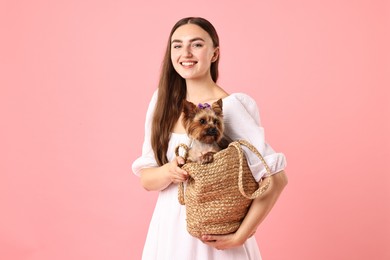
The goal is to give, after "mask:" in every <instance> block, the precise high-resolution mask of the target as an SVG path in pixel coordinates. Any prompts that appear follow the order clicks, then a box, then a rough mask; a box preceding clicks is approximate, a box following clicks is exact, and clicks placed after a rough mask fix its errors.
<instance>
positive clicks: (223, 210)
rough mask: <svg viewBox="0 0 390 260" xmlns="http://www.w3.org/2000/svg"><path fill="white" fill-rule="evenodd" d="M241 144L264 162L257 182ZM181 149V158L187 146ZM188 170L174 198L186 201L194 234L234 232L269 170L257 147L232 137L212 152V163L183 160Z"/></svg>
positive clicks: (266, 180) (267, 182) (265, 185)
mask: <svg viewBox="0 0 390 260" xmlns="http://www.w3.org/2000/svg"><path fill="white" fill-rule="evenodd" d="M241 145H244V146H246V147H248V148H249V149H250V150H251V151H252V152H254V153H255V154H256V155H257V156H258V157H259V158H260V160H261V161H262V163H263V164H264V166H265V168H266V170H267V174H266V175H265V176H266V177H265V178H264V179H263V180H262V181H260V182H259V183H257V182H256V180H255V179H254V178H253V175H252V173H251V171H250V169H249V166H248V164H247V161H246V158H245V155H244V153H243V150H242V147H241ZM180 148H183V149H184V156H183V157H184V159H185V160H186V157H187V154H188V146H186V145H185V144H180V145H179V146H177V147H176V150H175V153H176V155H177V156H179V149H180ZM182 169H184V170H186V171H187V172H188V174H189V176H190V177H189V178H188V180H187V185H186V188H185V189H184V185H183V183H180V185H179V192H178V199H179V202H180V204H182V205H186V214H187V215H186V218H187V219H186V221H187V230H188V232H189V233H190V234H191V235H192V236H194V237H197V238H201V236H202V235H204V234H229V233H232V232H235V231H236V230H237V229H238V228H239V226H240V224H241V222H242V220H243V219H244V217H245V215H246V213H247V212H248V209H249V206H250V204H251V202H252V200H253V199H255V198H257V197H259V196H261V195H262V194H263V193H264V192H265V191H266V190H267V189H268V187H269V186H270V178H269V176H270V175H271V170H270V169H269V167H268V165H267V163H266V162H265V160H264V158H263V157H262V156H261V154H260V153H259V152H258V150H257V149H256V148H255V147H254V146H253V145H251V144H250V143H248V142H247V141H244V140H239V141H234V142H232V143H230V144H229V146H228V147H227V148H226V149H224V150H221V151H219V152H218V153H216V154H214V160H213V162H212V163H208V164H200V163H196V162H190V163H186V164H184V165H183V166H182Z"/></svg>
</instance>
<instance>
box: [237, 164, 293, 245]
mask: <svg viewBox="0 0 390 260" xmlns="http://www.w3.org/2000/svg"><path fill="white" fill-rule="evenodd" d="M270 178H271V185H270V187H269V189H268V190H267V191H266V192H265V193H264V194H263V195H262V196H260V197H259V198H256V199H254V200H253V202H252V204H251V206H250V208H249V211H248V213H247V215H246V216H245V219H244V221H243V222H242V223H241V226H240V228H239V229H238V230H237V232H236V236H237V238H238V239H239V240H241V241H243V242H244V241H245V240H246V239H248V238H249V237H250V236H251V235H252V234H253V233H254V232H255V231H256V229H257V227H258V226H259V225H260V223H261V222H262V221H263V220H264V219H265V218H266V216H267V215H268V213H269V212H270V211H271V209H272V208H273V206H274V205H275V203H276V201H277V200H278V198H279V196H280V194H281V193H282V191H283V189H284V187H285V186H286V185H287V176H286V174H285V173H284V171H280V172H278V173H276V174H274V175H272V176H271V177H270Z"/></svg>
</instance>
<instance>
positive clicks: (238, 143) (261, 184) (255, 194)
mask: <svg viewBox="0 0 390 260" xmlns="http://www.w3.org/2000/svg"><path fill="white" fill-rule="evenodd" d="M230 145H232V146H234V147H235V148H236V149H237V151H238V157H239V161H240V165H239V172H238V188H239V190H240V192H241V194H242V195H243V196H244V197H246V198H248V199H255V198H258V197H260V196H261V195H262V194H263V193H264V192H265V191H266V190H267V189H268V188H269V186H270V184H271V178H269V177H270V176H271V175H272V172H271V169H270V168H269V166H268V164H267V163H266V161H265V160H264V158H263V156H262V155H261V154H260V152H259V151H258V150H257V149H256V147H254V146H253V145H252V144H250V143H249V142H247V141H245V140H237V141H235V142H232V143H230ZM241 145H244V146H246V147H248V148H249V150H251V151H252V152H253V153H255V154H256V155H257V157H259V159H260V160H261V162H262V164H263V165H264V167H265V169H266V171H267V174H266V177H265V179H262V180H261V181H260V182H259V188H258V189H257V190H256V191H255V192H253V193H252V194H251V195H248V194H246V192H245V190H244V187H243V163H244V153H243V150H242V147H241ZM264 182H265V183H264Z"/></svg>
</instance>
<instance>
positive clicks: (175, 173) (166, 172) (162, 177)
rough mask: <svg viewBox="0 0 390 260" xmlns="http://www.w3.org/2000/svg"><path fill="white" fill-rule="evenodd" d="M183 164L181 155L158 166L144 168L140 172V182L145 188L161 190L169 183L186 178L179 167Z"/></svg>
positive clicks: (183, 171) (186, 175)
mask: <svg viewBox="0 0 390 260" xmlns="http://www.w3.org/2000/svg"><path fill="white" fill-rule="evenodd" d="M180 164H184V159H183V158H182V157H176V159H175V160H173V161H172V162H169V163H166V164H164V165H163V166H160V167H154V168H144V169H142V170H141V172H140V176H141V184H142V186H143V187H144V188H145V189H146V190H149V191H151V190H163V189H165V188H166V187H168V186H169V184H171V183H180V182H183V181H185V180H186V179H187V178H188V174H187V172H186V171H185V170H183V169H181V168H180V167H179V165H180Z"/></svg>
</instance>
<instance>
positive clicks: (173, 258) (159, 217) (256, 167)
mask: <svg viewBox="0 0 390 260" xmlns="http://www.w3.org/2000/svg"><path fill="white" fill-rule="evenodd" d="M156 101H157V91H155V93H154V94H153V97H152V100H151V102H150V104H149V107H148V111H147V113H146V121H145V140H144V143H143V147H142V156H141V157H139V158H138V159H136V160H135V161H134V162H133V164H132V170H133V172H134V173H135V174H136V175H138V176H139V172H140V170H141V169H142V168H147V167H157V163H156V161H155V159H154V153H153V150H152V148H151V144H150V133H151V123H152V116H153V111H154V107H155V104H156ZM223 115H224V124H225V134H227V136H229V137H230V138H231V139H232V140H237V139H244V140H247V141H249V142H250V143H251V144H253V145H254V146H255V147H256V148H257V149H258V150H259V152H260V153H261V154H262V155H263V156H264V159H265V160H266V162H267V163H268V165H269V167H270V169H271V171H272V172H273V173H276V172H278V171H281V170H283V169H284V168H285V166H286V159H285V156H284V155H283V154H281V153H275V151H274V150H273V149H272V148H271V147H270V146H269V145H267V144H266V143H265V140H264V130H263V128H262V127H261V125H260V117H259V112H258V108H257V105H256V102H255V101H254V100H253V99H252V98H251V97H250V96H248V95H246V94H243V93H234V94H231V95H229V96H227V97H225V98H224V99H223ZM180 143H185V144H187V145H188V144H189V143H190V140H189V138H188V136H187V135H186V134H177V133H172V134H171V138H170V140H169V145H168V151H167V158H168V160H169V161H171V160H172V159H174V157H175V153H174V150H175V147H176V146H177V145H178V144H180ZM244 150H245V154H246V156H247V159H248V164H249V166H250V168H251V171H252V173H253V176H254V177H255V179H256V180H258V181H259V180H260V178H261V177H262V176H263V175H264V174H265V173H266V170H265V169H264V167H263V165H262V164H261V162H260V160H259V159H258V158H257V157H256V155H253V153H251V152H250V151H249V150H246V149H245V148H244ZM177 192H178V191H177V185H176V184H171V185H169V186H168V187H167V188H166V189H164V190H162V191H160V192H159V195H158V199H157V203H156V207H155V209H154V213H153V216H152V219H151V222H150V226H149V231H148V234H147V237H146V242H145V246H144V250H143V256H142V259H144V260H157V259H158V260H246V259H247V260H260V259H261V255H260V251H259V248H258V245H257V242H256V239H255V236H252V237H251V238H249V239H248V240H247V241H246V242H245V243H244V245H242V246H240V247H236V248H233V249H228V250H217V249H215V248H213V247H210V246H207V245H206V244H204V243H203V242H202V241H200V240H199V239H197V238H194V237H192V236H191V235H190V234H189V233H188V232H187V230H186V208H185V206H183V205H180V204H179V202H178V199H177Z"/></svg>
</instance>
